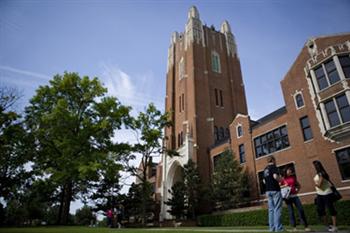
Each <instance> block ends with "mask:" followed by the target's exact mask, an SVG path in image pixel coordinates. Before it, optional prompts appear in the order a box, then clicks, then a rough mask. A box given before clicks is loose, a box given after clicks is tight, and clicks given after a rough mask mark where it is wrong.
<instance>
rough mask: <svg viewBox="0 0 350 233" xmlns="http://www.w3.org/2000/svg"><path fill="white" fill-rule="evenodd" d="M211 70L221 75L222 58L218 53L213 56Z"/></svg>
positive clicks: (213, 53)
mask: <svg viewBox="0 0 350 233" xmlns="http://www.w3.org/2000/svg"><path fill="white" fill-rule="evenodd" d="M211 68H212V70H213V71H214V72H216V73H221V66H220V56H219V54H218V53H217V52H215V51H214V52H212V54H211Z"/></svg>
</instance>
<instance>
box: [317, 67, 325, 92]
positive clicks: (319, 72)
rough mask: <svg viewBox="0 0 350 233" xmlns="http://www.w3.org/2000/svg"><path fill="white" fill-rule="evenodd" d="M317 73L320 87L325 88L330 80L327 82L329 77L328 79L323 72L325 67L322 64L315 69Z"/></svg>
mask: <svg viewBox="0 0 350 233" xmlns="http://www.w3.org/2000/svg"><path fill="white" fill-rule="evenodd" d="M315 74H316V80H317V83H318V87H319V89H320V90H323V89H325V88H326V87H328V82H327V79H326V75H325V74H324V72H323V67H322V66H320V67H319V68H317V69H316V70H315Z"/></svg>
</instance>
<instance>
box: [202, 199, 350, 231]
mask: <svg viewBox="0 0 350 233" xmlns="http://www.w3.org/2000/svg"><path fill="white" fill-rule="evenodd" d="M303 207H304V211H305V215H306V218H307V220H308V223H309V224H310V225H318V224H322V222H321V221H320V220H319V218H318V216H317V212H316V206H315V205H314V204H304V205H303ZM294 209H295V208H294ZM336 210H337V212H338V214H337V224H338V225H350V200H347V201H339V202H337V203H336ZM294 214H295V215H296V216H295V217H296V219H298V213H297V210H296V209H295V211H294ZM282 223H283V224H284V225H289V217H288V210H287V208H286V207H284V208H283V210H282ZM198 225H200V226H265V225H268V214H267V209H261V210H254V211H249V212H242V213H229V214H218V215H215V214H213V215H202V216H199V217H198Z"/></svg>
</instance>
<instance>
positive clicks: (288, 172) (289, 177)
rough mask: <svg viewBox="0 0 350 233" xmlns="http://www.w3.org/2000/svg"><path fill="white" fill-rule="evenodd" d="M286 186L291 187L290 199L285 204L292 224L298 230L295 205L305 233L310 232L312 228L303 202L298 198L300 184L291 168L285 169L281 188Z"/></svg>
mask: <svg viewBox="0 0 350 233" xmlns="http://www.w3.org/2000/svg"><path fill="white" fill-rule="evenodd" d="M284 186H289V187H290V188H291V190H290V195H289V197H288V198H287V199H285V202H286V204H287V207H288V213H289V221H290V224H291V225H292V226H293V227H294V230H296V221H295V216H294V208H293V205H294V206H295V207H296V208H297V210H298V214H299V218H300V221H301V223H302V224H303V225H304V226H305V231H310V228H309V227H308V223H307V220H306V217H305V212H304V209H303V205H302V204H301V201H300V199H299V197H298V192H299V190H300V184H299V182H298V181H297V178H296V176H295V174H294V171H293V168H292V167H291V166H289V167H287V168H286V169H285V173H284V177H283V179H282V181H281V187H284Z"/></svg>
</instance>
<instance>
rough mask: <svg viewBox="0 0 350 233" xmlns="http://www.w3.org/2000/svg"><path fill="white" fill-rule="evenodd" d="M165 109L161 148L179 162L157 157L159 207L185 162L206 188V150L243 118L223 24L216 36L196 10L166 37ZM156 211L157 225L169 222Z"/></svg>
mask: <svg viewBox="0 0 350 233" xmlns="http://www.w3.org/2000/svg"><path fill="white" fill-rule="evenodd" d="M165 109H166V111H168V112H170V113H171V117H172V120H173V122H174V124H173V126H172V127H171V128H167V129H166V131H165V135H166V136H167V137H168V140H167V141H166V142H165V144H166V147H167V148H168V149H175V150H177V151H178V152H179V154H180V156H179V157H173V158H170V157H168V156H166V155H163V158H162V162H161V163H160V167H161V169H162V180H161V181H159V182H158V183H159V184H158V193H160V195H161V203H164V201H166V200H168V199H169V198H170V196H169V195H170V194H169V193H168V190H169V189H170V188H171V187H172V185H173V184H174V183H175V182H176V181H179V180H181V179H182V175H181V167H182V166H183V165H184V164H186V163H187V162H188V160H189V159H192V160H193V161H194V162H196V164H197V166H198V169H199V172H200V176H201V180H202V182H203V183H208V182H209V179H210V174H211V163H210V156H209V153H208V151H209V149H210V148H211V147H212V146H214V145H218V144H220V143H221V142H224V141H227V140H229V138H230V133H229V124H230V123H231V122H232V119H234V118H235V116H236V115H237V114H238V113H241V114H244V115H246V114H247V103H246V97H245V91H244V84H243V80H242V74H241V66H240V61H239V57H238V54H237V47H236V42H235V38H234V36H233V34H232V32H231V28H230V25H229V23H228V22H227V21H224V22H223V23H222V25H221V29H220V31H217V30H215V28H214V26H211V27H207V26H206V25H202V22H201V20H200V17H199V13H198V10H197V9H196V7H195V6H192V7H191V8H190V10H189V12H188V20H187V23H186V26H185V32H184V33H178V32H174V33H173V34H172V37H171V44H170V47H169V51H168V66H167V80H166V97H165ZM161 205H162V207H161V220H162V219H169V218H170V215H169V214H168V213H167V209H168V207H167V206H166V205H164V204H161Z"/></svg>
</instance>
